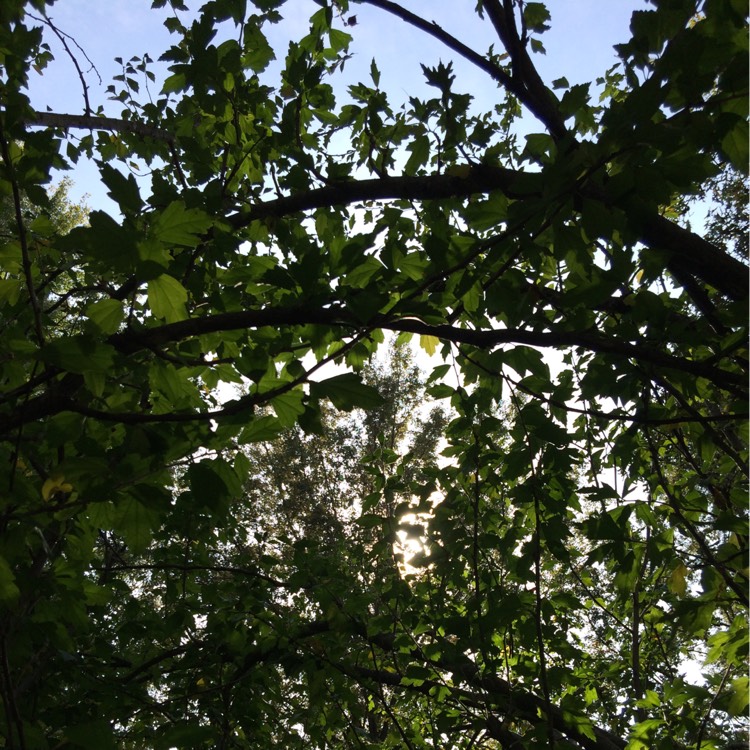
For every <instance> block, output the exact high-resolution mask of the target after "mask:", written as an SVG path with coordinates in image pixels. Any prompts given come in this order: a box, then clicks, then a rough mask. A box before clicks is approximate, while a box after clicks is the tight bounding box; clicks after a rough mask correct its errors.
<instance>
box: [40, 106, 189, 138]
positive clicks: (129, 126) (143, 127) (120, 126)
mask: <svg viewBox="0 0 750 750" xmlns="http://www.w3.org/2000/svg"><path fill="white" fill-rule="evenodd" d="M26 124H27V125H39V126H41V127H45V128H61V129H63V130H70V129H71V128H80V129H84V130H114V131H116V132H120V133H134V134H135V135H140V136H144V137H145V138H154V139H155V140H157V141H166V142H167V143H172V142H173V141H174V136H173V135H172V133H170V132H169V131H168V130H164V129H162V128H157V127H155V126H154V125H147V124H146V123H143V122H134V121H131V120H120V119H116V118H114V117H99V116H98V115H68V114H61V113H58V112H35V113H34V115H33V117H31V118H29V119H28V120H27V121H26Z"/></svg>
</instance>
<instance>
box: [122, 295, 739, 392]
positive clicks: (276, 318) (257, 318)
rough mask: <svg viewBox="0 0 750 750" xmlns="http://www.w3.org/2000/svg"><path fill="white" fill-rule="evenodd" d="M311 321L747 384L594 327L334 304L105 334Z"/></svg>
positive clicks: (178, 335)
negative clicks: (447, 317)
mask: <svg viewBox="0 0 750 750" xmlns="http://www.w3.org/2000/svg"><path fill="white" fill-rule="evenodd" d="M310 323H313V324H322V325H337V326H343V327H347V328H361V327H363V325H364V327H367V328H383V329H387V330H391V331H398V332H406V333H418V334H421V335H425V336H436V337H437V338H439V339H442V340H443V341H452V342H453V343H456V344H469V345H471V346H476V347H477V348H479V349H494V348H496V347H498V346H501V345H503V344H527V345H530V346H539V347H545V348H547V347H570V346H579V347H583V348H584V349H588V350H590V351H594V352H598V353H602V354H611V355H615V356H619V357H625V358H628V359H635V360H637V361H639V362H642V363H645V364H650V365H655V366H657V367H665V368H667V369H672V370H680V371H682V372H689V373H691V374H693V375H697V376H699V377H703V378H706V379H707V380H710V381H711V382H713V383H715V384H716V385H718V386H719V387H725V388H727V389H729V390H731V391H739V392H744V388H745V386H746V385H747V383H746V378H745V376H743V375H740V374H738V373H733V372H728V371H726V370H722V369H719V368H716V367H713V366H711V365H707V364H705V363H703V362H698V361H694V360H686V359H680V358H679V357H673V356H672V355H670V354H665V353H664V352H662V351H659V350H658V349H655V348H653V347H652V346H650V345H648V344H642V343H636V344H633V343H630V342H627V341H619V340H615V339H611V338H608V337H606V336H604V335H602V334H600V333H597V332H594V331H560V332H548V331H529V330H524V329H519V328H512V329H507V328H506V329H499V330H475V329H469V328H458V327H456V326H450V325H431V324H429V323H425V322H423V321H422V320H419V319H418V318H389V317H387V316H379V317H376V318H374V319H373V320H370V321H368V322H367V323H366V324H363V322H362V321H360V320H357V319H356V318H355V317H354V315H353V314H352V313H351V312H350V311H349V310H347V309H344V308H335V307H326V308H318V309H306V308H290V309H286V310H276V309H270V308H269V309H265V310H244V311H241V312H233V313H221V314H218V315H211V316H207V317H205V318H193V319H191V320H183V321H180V322H178V323H170V324H168V325H164V326H159V327H158V328H147V329H144V330H142V331H137V332H135V331H132V332H130V331H129V332H125V333H118V334H115V335H114V336H110V338H109V343H110V344H112V345H113V346H114V347H115V348H116V349H118V350H119V351H121V352H122V353H124V354H131V353H133V352H134V351H137V350H139V349H146V348H155V347H159V346H163V345H165V344H168V343H171V342H176V341H182V340H183V339H186V338H189V337H191V336H198V335H201V334H206V333H216V332H218V331H231V330H239V329H244V328H257V327H262V326H280V325H307V324H310Z"/></svg>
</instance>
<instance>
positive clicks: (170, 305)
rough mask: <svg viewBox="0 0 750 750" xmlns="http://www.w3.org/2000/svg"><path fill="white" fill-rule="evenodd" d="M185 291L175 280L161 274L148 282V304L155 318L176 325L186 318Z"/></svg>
mask: <svg viewBox="0 0 750 750" xmlns="http://www.w3.org/2000/svg"><path fill="white" fill-rule="evenodd" d="M187 296H188V295H187V290H186V289H185V287H184V286H182V284H180V282H179V281H177V279H175V278H174V277H172V276H169V275H168V274H162V275H161V276H159V277H158V278H156V279H153V280H152V281H149V282H148V304H149V307H150V308H151V312H153V314H154V315H155V316H156V317H157V318H164V319H165V320H166V321H167V323H176V322H177V321H178V320H185V318H187V311H186V309H185V302H187Z"/></svg>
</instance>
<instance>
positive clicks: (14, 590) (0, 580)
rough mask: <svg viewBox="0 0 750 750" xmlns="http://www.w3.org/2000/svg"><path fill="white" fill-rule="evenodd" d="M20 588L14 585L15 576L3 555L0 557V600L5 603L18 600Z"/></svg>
mask: <svg viewBox="0 0 750 750" xmlns="http://www.w3.org/2000/svg"><path fill="white" fill-rule="evenodd" d="M20 593H21V592H20V590H19V588H18V586H17V585H16V577H15V575H13V571H12V570H11V568H10V565H9V564H8V561H7V560H6V559H5V558H4V557H0V601H1V602H5V603H6V604H8V603H11V602H15V601H17V600H18V597H19V595H20Z"/></svg>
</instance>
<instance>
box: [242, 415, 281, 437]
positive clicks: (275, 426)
mask: <svg viewBox="0 0 750 750" xmlns="http://www.w3.org/2000/svg"><path fill="white" fill-rule="evenodd" d="M284 429H285V427H284V425H283V424H282V423H281V421H280V420H279V419H278V418H277V417H273V416H271V415H270V414H267V415H266V416H264V417H258V418H256V419H253V420H252V421H251V422H250V423H249V424H248V425H247V426H246V427H244V428H243V430H242V432H241V433H240V435H239V437H238V438H237V439H238V441H239V442H240V443H263V442H266V441H269V440H274V439H275V438H276V437H278V436H279V435H280V434H281V433H282V432H283V431H284Z"/></svg>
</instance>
